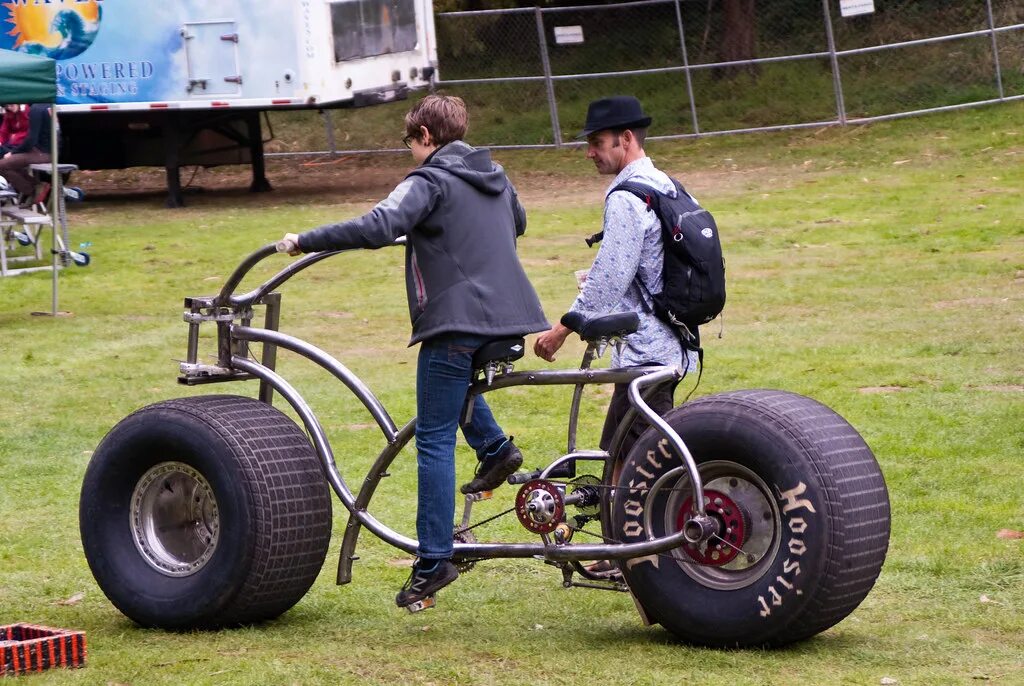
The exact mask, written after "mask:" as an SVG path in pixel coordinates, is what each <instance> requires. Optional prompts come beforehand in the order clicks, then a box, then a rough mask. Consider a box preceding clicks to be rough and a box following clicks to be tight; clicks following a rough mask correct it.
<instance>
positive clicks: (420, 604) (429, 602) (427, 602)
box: [405, 595, 437, 615]
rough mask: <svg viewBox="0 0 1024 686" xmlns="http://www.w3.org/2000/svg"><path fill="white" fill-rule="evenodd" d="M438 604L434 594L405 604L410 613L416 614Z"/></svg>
mask: <svg viewBox="0 0 1024 686" xmlns="http://www.w3.org/2000/svg"><path fill="white" fill-rule="evenodd" d="M436 604H437V600H436V599H435V598H434V596H432V595H428V596H427V597H426V598H424V599H423V600H417V601H416V602H415V603H410V604H408V605H406V606H405V609H406V610H408V611H409V614H411V615H412V614H416V613H417V612H422V611H423V610H429V609H430V608H432V607H434V605H436Z"/></svg>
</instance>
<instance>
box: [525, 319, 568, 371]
mask: <svg viewBox="0 0 1024 686" xmlns="http://www.w3.org/2000/svg"><path fill="white" fill-rule="evenodd" d="M571 333H572V329H569V328H567V327H565V326H562V325H561V324H555V325H554V326H553V327H551V329H550V330H548V331H545V332H544V333H542V334H541V335H539V336H537V340H536V341H534V343H533V354H534V355H536V356H537V357H539V358H541V359H544V360H547V361H548V362H554V361H555V353H556V352H558V349H559V348H561V347H562V344H563V343H565V339H566V338H568V336H569V334H571Z"/></svg>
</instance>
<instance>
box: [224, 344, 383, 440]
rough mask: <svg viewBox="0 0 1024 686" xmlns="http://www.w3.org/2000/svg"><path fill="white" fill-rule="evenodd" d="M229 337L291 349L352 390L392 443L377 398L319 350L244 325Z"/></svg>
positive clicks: (341, 366)
mask: <svg viewBox="0 0 1024 686" xmlns="http://www.w3.org/2000/svg"><path fill="white" fill-rule="evenodd" d="M231 337H232V338H233V339H236V340H240V341H255V342H257V343H264V344H267V343H270V344H272V345H276V346H278V347H280V348H284V349H285V350H291V351H292V352H293V353H296V354H298V355H301V356H303V357H305V358H306V359H308V360H311V361H313V362H315V363H316V364H318V365H320V366H321V367H323V368H324V369H326V370H327V371H329V372H330V373H331V374H332V375H334V377H335V378H336V379H338V380H339V381H341V382H342V383H343V384H345V386H347V387H348V389H349V390H350V391H352V393H353V394H354V395H355V396H356V397H357V398H358V399H359V401H360V402H361V403H362V404H363V406H364V407H365V408H366V409H367V411H369V413H370V415H371V416H372V417H373V419H374V421H376V422H377V426H379V427H380V430H381V432H382V433H383V434H384V437H385V438H386V439H387V440H388V441H389V442H390V441H392V440H394V438H395V434H397V433H398V428H397V427H396V426H395V422H394V421H393V420H392V419H391V415H389V414H388V411H387V410H386V409H384V405H383V404H381V402H380V401H379V400H378V399H377V396H375V395H374V394H373V392H372V391H371V390H370V389H369V388H368V387H367V386H366V384H364V383H363V382H362V380H361V379H360V378H359V377H358V376H356V375H355V374H353V373H352V372H351V371H349V369H348V367H346V366H345V365H343V364H342V363H341V362H339V361H338V360H336V359H334V358H333V357H331V356H330V355H329V354H327V353H326V352H324V351H323V350H321V349H320V348H318V347H316V346H315V345H312V344H310V343H307V342H305V341H303V340H299V339H298V338H295V337H294V336H289V335H288V334H285V333H281V332H280V331H269V330H267V329H254V328H251V327H245V326H236V325H233V326H231ZM234 359H235V358H233V359H232V364H233V363H234Z"/></svg>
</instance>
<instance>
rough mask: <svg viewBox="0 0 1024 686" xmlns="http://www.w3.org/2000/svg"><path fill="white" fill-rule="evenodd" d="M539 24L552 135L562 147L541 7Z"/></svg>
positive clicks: (537, 11)
mask: <svg viewBox="0 0 1024 686" xmlns="http://www.w3.org/2000/svg"><path fill="white" fill-rule="evenodd" d="M534 9H535V12H534V15H535V16H536V22H537V41H538V47H539V48H540V64H541V67H542V68H543V69H544V87H545V90H546V91H547V95H548V111H549V114H550V115H551V133H552V134H553V135H554V138H555V147H560V146H561V145H562V125H561V124H559V123H558V104H557V102H556V101H555V87H554V84H552V83H551V61H550V59H549V58H548V38H547V35H546V34H545V33H544V16H543V15H542V14H541V9H540V8H539V7H536V8H534Z"/></svg>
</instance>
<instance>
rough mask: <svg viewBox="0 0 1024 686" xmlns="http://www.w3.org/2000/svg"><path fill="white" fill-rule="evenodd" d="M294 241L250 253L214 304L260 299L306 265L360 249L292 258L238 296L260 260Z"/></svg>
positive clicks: (399, 242)
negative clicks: (240, 287) (249, 290)
mask: <svg viewBox="0 0 1024 686" xmlns="http://www.w3.org/2000/svg"><path fill="white" fill-rule="evenodd" d="M405 242H406V241H405V236H399V237H398V238H396V239H395V242H394V243H392V244H391V245H405ZM291 247H292V246H291V241H286V240H284V239H282V240H279V241H275V242H274V243H270V244H268V245H264V246H263V247H262V248H259V249H258V250H256V251H255V252H254V253H252V254H251V255H249V256H248V257H246V258H245V259H244V260H242V262H241V263H240V264H239V265H238V266H237V267H235V271H233V272H232V273H231V276H229V277H228V280H227V281H226V282H224V286H223V287H222V288H221V289H220V293H219V294H218V295H217V298H216V299H215V300H214V305H216V306H218V307H230V306H231V305H236V304H239V303H240V302H245V301H249V302H253V301H255V300H258V299H259V298H260V297H262V296H263V295H265V294H266V293H267V292H268V291H269V290H272V289H273V288H276V287H278V286H280V285H281V284H282V283H284V282H285V281H287V280H288V279H290V278H291V277H292V276H294V275H295V274H297V273H298V272H300V271H302V270H303V269H305V268H306V267H308V266H310V265H311V264H314V263H316V262H319V261H320V260H322V259H324V258H326V257H330V256H331V255H336V254H338V253H340V252H347V251H348V250H358V248H346V249H343V250H325V251H323V252H317V253H309V254H307V255H305V256H304V257H302V258H301V259H299V260H296V261H295V262H292V263H291V264H289V265H288V266H287V267H285V268H284V269H282V270H281V271H280V272H278V273H277V274H276V275H275V276H274V277H272V278H271V279H270V280H268V281H267V282H265V283H264V284H263V285H262V286H259V287H258V288H256V289H255V290H253V291H251V292H250V293H246V294H245V295H242V296H238V297H234V294H235V289H237V288H238V285H239V284H240V283H241V282H242V279H244V278H245V276H246V275H247V274H248V273H249V272H250V271H252V268H253V267H255V266H256V265H257V264H259V263H260V262H262V261H263V260H265V259H266V258H268V257H270V256H271V255H277V254H279V253H282V254H287V253H288V252H289V251H290V250H291Z"/></svg>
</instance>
